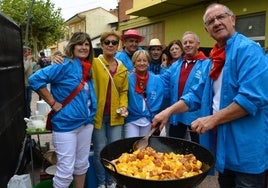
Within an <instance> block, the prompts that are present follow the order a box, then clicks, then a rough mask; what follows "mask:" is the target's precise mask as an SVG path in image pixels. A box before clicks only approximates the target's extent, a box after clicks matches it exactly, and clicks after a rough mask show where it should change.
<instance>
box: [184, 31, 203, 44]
mask: <svg viewBox="0 0 268 188" xmlns="http://www.w3.org/2000/svg"><path fill="white" fill-rule="evenodd" d="M189 34H190V35H193V36H194V38H195V40H196V41H197V42H200V40H199V37H198V35H197V34H196V33H194V32H192V31H186V32H185V33H183V35H182V40H183V38H184V37H185V36H186V35H189Z"/></svg>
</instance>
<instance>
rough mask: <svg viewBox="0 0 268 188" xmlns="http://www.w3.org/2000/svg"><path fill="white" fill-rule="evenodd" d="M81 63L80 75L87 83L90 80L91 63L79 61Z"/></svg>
mask: <svg viewBox="0 0 268 188" xmlns="http://www.w3.org/2000/svg"><path fill="white" fill-rule="evenodd" d="M80 61H81V62H82V70H83V72H82V74H83V80H85V81H87V80H89V79H90V69H91V63H90V62H89V61H86V60H82V59H80Z"/></svg>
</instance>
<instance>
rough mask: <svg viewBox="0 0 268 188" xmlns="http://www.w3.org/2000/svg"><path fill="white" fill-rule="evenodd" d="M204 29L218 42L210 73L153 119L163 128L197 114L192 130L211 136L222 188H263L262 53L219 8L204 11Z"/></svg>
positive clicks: (267, 87)
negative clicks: (198, 111)
mask: <svg viewBox="0 0 268 188" xmlns="http://www.w3.org/2000/svg"><path fill="white" fill-rule="evenodd" d="M203 20H204V24H205V29H206V31H207V32H208V33H209V35H210V36H211V37H212V38H213V39H215V40H216V44H215V46H214V48H213V49H212V51H211V58H212V68H211V70H210V72H209V75H202V78H201V82H200V83H199V84H197V85H195V86H194V87H192V90H191V91H190V92H188V93H187V94H185V95H183V96H182V97H181V98H180V100H179V101H178V102H177V103H175V104H174V105H172V106H170V107H168V108H167V109H166V110H164V111H162V112H161V113H159V114H158V115H156V116H155V118H154V120H153V126H155V125H156V123H158V122H161V126H164V125H165V123H166V122H167V121H168V118H169V116H170V115H171V114H175V113H182V112H186V111H193V110H196V109H199V108H201V115H202V117H201V118H198V119H196V120H195V121H193V122H192V123H191V128H192V129H193V130H194V131H196V132H197V133H200V134H203V133H206V132H207V131H208V130H210V131H212V130H213V131H215V132H216V133H217V134H216V135H217V136H216V137H215V141H214V142H211V145H216V168H217V170H218V171H219V178H218V181H219V184H220V187H221V188H231V187H233V188H235V187H255V188H264V187H265V170H267V168H268V144H267V140H268V126H267V125H268V94H267V91H268V84H266V83H267V82H268V74H267V73H268V63H267V57H265V54H264V51H263V49H262V48H261V47H260V46H259V45H258V44H257V43H256V42H254V41H252V40H250V39H248V38H246V37H245V36H243V35H241V34H239V33H237V32H236V31H235V15H234V14H233V12H232V11H231V10H230V9H229V8H228V7H226V6H224V5H222V4H212V5H210V6H208V8H207V9H206V11H205V14H204V16H203Z"/></svg>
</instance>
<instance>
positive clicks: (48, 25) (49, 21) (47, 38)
mask: <svg viewBox="0 0 268 188" xmlns="http://www.w3.org/2000/svg"><path fill="white" fill-rule="evenodd" d="M32 3H33V6H32V11H31V14H30V17H29V18H30V22H29V35H28V39H29V42H28V44H29V46H30V47H32V48H34V49H36V50H37V51H40V50H42V49H45V48H47V47H48V46H50V45H52V44H54V43H55V42H56V41H58V40H59V39H60V38H62V37H63V35H64V29H65V28H64V19H63V18H62V16H61V9H60V8H58V9H55V5H54V4H53V3H51V2H50V0H0V11H1V12H2V13H4V14H5V15H6V16H8V17H9V18H11V19H12V20H14V21H15V22H16V23H17V24H18V25H20V26H21V30H22V38H23V41H25V32H26V25H27V15H28V11H29V10H30V7H31V4H32Z"/></svg>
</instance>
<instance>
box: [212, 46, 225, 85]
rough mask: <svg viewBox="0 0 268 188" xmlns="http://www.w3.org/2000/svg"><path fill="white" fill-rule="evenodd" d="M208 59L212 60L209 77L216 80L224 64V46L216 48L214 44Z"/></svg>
mask: <svg viewBox="0 0 268 188" xmlns="http://www.w3.org/2000/svg"><path fill="white" fill-rule="evenodd" d="M210 57H211V58H212V68H211V70H210V73H209V77H210V78H211V79H212V80H217V79H218V77H219V75H220V73H221V70H222V68H223V66H224V63H225V46H223V47H221V48H218V45H217V44H215V45H214V47H213V49H212V50H211V52H210Z"/></svg>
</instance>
